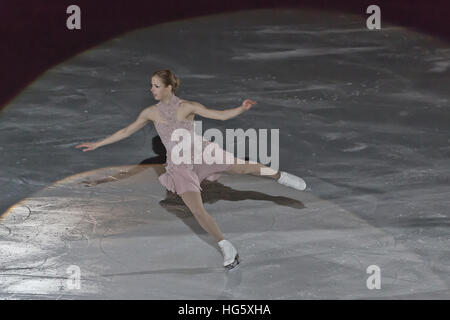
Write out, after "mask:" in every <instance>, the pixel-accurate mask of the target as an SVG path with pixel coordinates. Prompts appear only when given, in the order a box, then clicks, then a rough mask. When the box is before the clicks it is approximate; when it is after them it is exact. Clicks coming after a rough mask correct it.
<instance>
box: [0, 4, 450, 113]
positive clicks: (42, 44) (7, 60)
mask: <svg viewBox="0 0 450 320" xmlns="http://www.w3.org/2000/svg"><path fill="white" fill-rule="evenodd" d="M71 4H76V5H78V6H79V7H80V8H81V30H68V29H67V28H66V19H67V17H68V16H69V15H68V14H67V13H66V8H67V7H68V6H69V5H71ZM371 4H376V5H378V6H380V8H381V26H382V27H383V23H384V22H389V23H394V24H398V25H402V26H405V27H409V28H412V29H415V30H418V31H421V32H425V33H429V34H431V35H433V36H437V37H440V38H441V39H443V40H445V41H448V40H450V10H449V8H450V1H448V0H436V1H423V0H420V1H411V0H409V1H407V0H388V1H380V0H370V1H365V0H359V1H358V0H345V1H344V0H339V1H338V0H314V1H312V0H226V1H213V0H188V1H186V0H183V1H181V0H158V1H156V0H95V1H93V0H70V1H67V0H39V1H37V0H26V1H25V0H2V1H1V2H0V37H1V47H2V49H1V50H0V61H1V62H0V63H1V72H0V85H1V90H0V109H1V108H3V107H4V106H5V105H6V104H7V103H8V101H9V100H11V99H12V98H14V96H16V95H17V94H18V93H19V92H20V91H21V90H22V89H23V88H25V87H26V86H27V84H28V83H30V82H32V81H33V80H34V79H36V77H38V76H39V75H40V74H41V73H42V72H44V71H45V70H47V69H48V68H50V67H51V66H53V65H55V64H58V63H60V62H62V61H64V60H66V59H67V58H69V57H71V56H73V55H75V54H77V53H79V52H81V51H83V50H86V49H88V48H90V47H93V46H95V45H97V44H99V43H101V42H103V41H105V40H108V39H110V38H112V37H114V36H116V35H118V34H121V33H124V32H127V31H130V30H133V29H136V28H141V27H145V26H150V25H154V24H158V23H161V22H167V21H173V20H178V19H184V18H189V17H196V16H201V15H208V14H215V13H221V12H232V11H236V10H247V9H261V8H314V9H320V10H333V11H335V10H338V11H341V12H348V13H356V14H360V15H362V16H366V17H367V16H368V15H367V14H366V8H367V7H368V6H369V5H371Z"/></svg>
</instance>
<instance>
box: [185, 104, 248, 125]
mask: <svg viewBox="0 0 450 320" xmlns="http://www.w3.org/2000/svg"><path fill="white" fill-rule="evenodd" d="M254 104H256V102H255V101H253V100H250V99H245V100H244V101H243V102H242V104H241V106H239V107H237V108H231V109H227V110H215V109H208V108H206V107H205V106H204V105H202V104H201V103H198V102H195V101H185V102H183V112H184V113H185V116H187V115H189V114H191V113H194V114H198V115H199V116H202V117H205V118H209V119H216V120H228V119H231V118H234V117H236V116H238V115H240V114H241V113H243V112H244V111H247V110H249V109H250V108H251V107H252V106H253V105H254Z"/></svg>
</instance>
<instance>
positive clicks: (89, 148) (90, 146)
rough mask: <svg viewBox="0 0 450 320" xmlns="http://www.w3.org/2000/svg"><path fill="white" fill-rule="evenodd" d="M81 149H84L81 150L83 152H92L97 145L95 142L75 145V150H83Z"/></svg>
mask: <svg viewBox="0 0 450 320" xmlns="http://www.w3.org/2000/svg"><path fill="white" fill-rule="evenodd" d="M83 147H84V148H86V149H83V152H85V151H93V150H95V149H97V148H98V145H97V143H95V142H83V143H81V144H79V145H77V146H76V147H75V148H83Z"/></svg>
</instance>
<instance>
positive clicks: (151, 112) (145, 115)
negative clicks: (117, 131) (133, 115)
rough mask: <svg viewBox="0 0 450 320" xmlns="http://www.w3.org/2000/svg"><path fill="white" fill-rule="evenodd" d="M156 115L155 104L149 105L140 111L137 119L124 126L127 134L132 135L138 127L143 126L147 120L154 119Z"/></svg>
mask: <svg viewBox="0 0 450 320" xmlns="http://www.w3.org/2000/svg"><path fill="white" fill-rule="evenodd" d="M157 117H158V110H157V109H156V105H153V106H149V107H147V108H145V109H144V110H142V111H141V113H140V114H139V116H138V117H137V119H136V120H135V121H134V122H133V123H132V124H130V125H129V126H128V127H126V128H125V132H126V135H127V136H130V135H132V134H133V133H135V132H136V131H138V130H139V129H141V128H143V127H144V126H145V125H146V124H147V123H148V122H149V121H155V120H156V119H157Z"/></svg>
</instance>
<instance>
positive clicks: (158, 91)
mask: <svg viewBox="0 0 450 320" xmlns="http://www.w3.org/2000/svg"><path fill="white" fill-rule="evenodd" d="M150 91H151V92H152V94H153V97H154V98H155V99H156V100H161V99H164V98H165V97H167V96H170V95H171V94H172V86H171V85H170V84H169V85H168V86H167V87H166V86H165V85H164V83H163V82H162V80H161V78H160V77H158V76H154V77H152V87H151V88H150Z"/></svg>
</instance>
